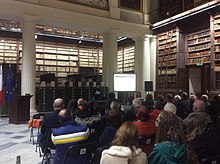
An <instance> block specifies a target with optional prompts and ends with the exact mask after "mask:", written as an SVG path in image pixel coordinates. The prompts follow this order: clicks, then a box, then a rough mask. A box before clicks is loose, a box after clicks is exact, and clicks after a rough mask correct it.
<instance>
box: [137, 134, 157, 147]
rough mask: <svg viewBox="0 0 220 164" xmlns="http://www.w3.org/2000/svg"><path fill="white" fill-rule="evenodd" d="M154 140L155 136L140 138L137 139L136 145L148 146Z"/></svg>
mask: <svg viewBox="0 0 220 164" xmlns="http://www.w3.org/2000/svg"><path fill="white" fill-rule="evenodd" d="M155 138H156V135H155V134H152V135H149V136H142V137H139V139H138V143H139V145H149V144H151V143H153V142H154V141H155Z"/></svg>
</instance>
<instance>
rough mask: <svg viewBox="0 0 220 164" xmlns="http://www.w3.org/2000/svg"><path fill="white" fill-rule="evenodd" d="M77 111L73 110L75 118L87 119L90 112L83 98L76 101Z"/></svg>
mask: <svg viewBox="0 0 220 164" xmlns="http://www.w3.org/2000/svg"><path fill="white" fill-rule="evenodd" d="M77 104H78V105H77V109H76V110H75V116H76V117H79V118H87V117H90V116H91V115H90V111H89V108H88V104H87V102H86V101H85V100H83V98H80V99H79V100H78V101H77Z"/></svg>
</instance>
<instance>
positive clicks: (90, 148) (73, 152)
mask: <svg viewBox="0 0 220 164" xmlns="http://www.w3.org/2000/svg"><path fill="white" fill-rule="evenodd" d="M96 149H97V144H96V142H90V143H82V144H79V145H74V146H70V147H69V148H68V149H67V150H66V152H65V155H64V157H63V162H62V163H63V164H65V162H66V159H67V158H68V157H70V156H71V157H74V156H90V160H91V158H92V154H93V153H94V152H95V150H96ZM88 163H90V161H88Z"/></svg>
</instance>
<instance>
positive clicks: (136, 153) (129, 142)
mask: <svg viewBox="0 0 220 164" xmlns="http://www.w3.org/2000/svg"><path fill="white" fill-rule="evenodd" d="M114 162H115V163H120V164H126V163H129V164H146V163H147V157H146V154H145V153H143V152H142V150H141V149H140V148H138V131H137V128H136V126H135V125H134V124H133V123H132V122H125V123H124V124H122V126H121V127H120V128H119V129H118V130H117V132H116V135H115V137H114V140H113V142H112V146H111V147H110V148H109V149H106V150H104V151H103V152H102V157H101V162H100V164H112V163H114Z"/></svg>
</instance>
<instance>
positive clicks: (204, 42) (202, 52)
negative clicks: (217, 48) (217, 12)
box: [187, 28, 211, 65]
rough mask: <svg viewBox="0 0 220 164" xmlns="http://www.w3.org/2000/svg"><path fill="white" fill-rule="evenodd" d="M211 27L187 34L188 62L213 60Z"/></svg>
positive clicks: (189, 63) (195, 62)
mask: <svg viewBox="0 0 220 164" xmlns="http://www.w3.org/2000/svg"><path fill="white" fill-rule="evenodd" d="M210 47H211V39H210V29H209V28H208V29H203V30H199V31H197V32H194V33H189V34H188V35H187V51H188V53H187V54H188V56H187V64H188V65H192V64H197V63H204V62H210V61H211V58H210V56H211V50H210Z"/></svg>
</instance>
